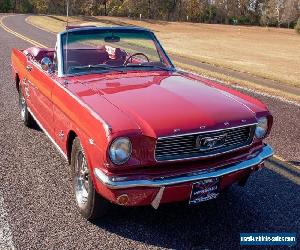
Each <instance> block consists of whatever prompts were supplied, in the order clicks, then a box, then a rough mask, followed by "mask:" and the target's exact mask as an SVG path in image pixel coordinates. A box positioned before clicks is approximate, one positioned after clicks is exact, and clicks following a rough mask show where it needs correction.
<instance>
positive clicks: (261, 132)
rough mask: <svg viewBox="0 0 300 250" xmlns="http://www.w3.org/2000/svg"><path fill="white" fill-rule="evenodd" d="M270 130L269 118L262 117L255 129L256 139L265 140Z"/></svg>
mask: <svg viewBox="0 0 300 250" xmlns="http://www.w3.org/2000/svg"><path fill="white" fill-rule="evenodd" d="M268 128H269V121H268V118H267V117H265V116H264V117H260V118H258V119H257V125H256V128H255V137H256V138H257V139H263V138H265V136H266V134H267V132H268Z"/></svg>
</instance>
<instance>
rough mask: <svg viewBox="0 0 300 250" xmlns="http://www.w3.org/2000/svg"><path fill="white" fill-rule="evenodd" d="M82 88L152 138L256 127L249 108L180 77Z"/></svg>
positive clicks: (130, 78)
mask: <svg viewBox="0 0 300 250" xmlns="http://www.w3.org/2000/svg"><path fill="white" fill-rule="evenodd" d="M83 83H84V85H85V86H87V87H89V88H90V89H92V90H93V91H96V92H97V93H98V94H99V95H101V96H102V97H104V98H105V99H106V100H107V101H108V102H110V103H111V104H112V105H113V106H114V108H117V109H118V110H119V111H120V112H122V113H123V114H125V115H126V117H127V118H129V119H130V120H131V121H132V122H134V123H136V125H137V126H138V127H139V128H140V129H141V130H142V132H143V133H144V134H145V135H148V136H151V137H159V136H167V135H173V134H174V133H179V134H181V133H191V132H197V131H199V130H201V129H202V130H212V129H221V128H226V127H233V126H240V125H245V124H253V123H255V122H256V117H255V112H256V111H257V110H254V108H253V107H254V106H253V105H252V104H251V103H249V102H247V101H245V100H243V99H241V98H239V97H237V96H234V95H232V94H230V93H228V92H225V91H223V90H220V89H217V88H214V87H211V86H209V85H207V84H205V83H203V82H201V81H198V80H193V79H191V78H189V77H186V76H184V75H182V74H179V73H168V72H150V73H149V72H148V73H147V74H141V73H127V74H116V75H114V76H113V77H102V78H101V77H99V78H93V79H89V80H88V81H84V82H83ZM255 109H258V107H255ZM112 116H114V114H112ZM112 126H113V125H112Z"/></svg>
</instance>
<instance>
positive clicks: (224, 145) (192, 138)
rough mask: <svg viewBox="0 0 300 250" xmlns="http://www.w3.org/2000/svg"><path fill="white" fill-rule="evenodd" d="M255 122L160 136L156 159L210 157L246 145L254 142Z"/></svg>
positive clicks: (171, 159)
mask: <svg viewBox="0 0 300 250" xmlns="http://www.w3.org/2000/svg"><path fill="white" fill-rule="evenodd" d="M255 126H256V125H255V124H251V125H246V126H241V127H235V128H228V129H222V130H215V131H209V132H199V133H192V134H184V135H178V136H169V137H160V138H158V139H157V143H156V148H155V159H156V161H174V160H182V159H191V158H201V157H209V156H213V155H217V154H222V153H226V152H229V151H233V150H237V149H239V148H242V147H246V146H248V145H250V144H251V143H252V140H253V135H254V131H255Z"/></svg>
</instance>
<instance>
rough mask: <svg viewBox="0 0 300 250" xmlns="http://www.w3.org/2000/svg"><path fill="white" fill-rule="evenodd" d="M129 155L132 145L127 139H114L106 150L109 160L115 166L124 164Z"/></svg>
mask: <svg viewBox="0 0 300 250" xmlns="http://www.w3.org/2000/svg"><path fill="white" fill-rule="evenodd" d="M122 145H123V146H122ZM117 150H119V151H117ZM131 153H132V144H131V141H130V139H129V138H128V137H118V138H116V139H114V140H113V141H112V143H111V144H110V146H109V149H108V154H109V158H110V160H111V162H112V163H113V164H115V165H122V164H124V163H126V162H127V161H128V160H129V159H130V157H131ZM122 154H123V156H122ZM118 158H119V159H118Z"/></svg>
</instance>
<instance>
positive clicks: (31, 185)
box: [0, 16, 300, 249]
mask: <svg viewBox="0 0 300 250" xmlns="http://www.w3.org/2000/svg"><path fill="white" fill-rule="evenodd" d="M3 23H4V24H5V25H7V26H8V27H9V28H10V29H12V30H14V31H17V32H19V33H21V34H23V35H26V36H27V37H30V38H31V39H34V40H36V41H38V42H40V43H42V44H45V45H47V46H48V45H51V46H52V47H53V46H54V41H55V37H54V35H53V34H51V33H48V32H44V31H41V30H38V29H37V28H35V27H32V26H30V25H29V24H26V23H25V22H24V17H23V16H13V17H8V18H6V19H5V20H4V21H3ZM29 46H31V44H29V43H28V42H25V41H23V40H21V39H19V38H17V37H15V36H14V35H12V34H9V33H7V32H6V31H4V30H3V29H2V28H0V249H9V248H16V249H158V248H159V249H160V248H176V249H237V248H240V245H239V233H240V232H297V233H298V242H299V232H300V230H299V229H300V219H299V218H300V217H299V215H300V195H299V194H300V125H299V124H300V106H297V105H295V104H291V103H288V102H286V101H281V100H278V99H276V98H272V97H266V96H263V95H258V94H255V93H252V92H249V93H248V94H250V95H252V96H255V97H257V98H258V99H260V100H262V101H264V102H265V103H266V104H267V105H268V106H269V108H270V110H271V112H272V113H273V115H274V119H275V121H274V128H273V131H272V134H271V136H270V138H269V139H268V140H267V141H268V143H270V144H271V145H272V146H273V147H274V149H275V153H276V155H278V156H279V157H282V158H283V159H285V161H279V160H278V158H273V159H271V160H270V161H269V162H268V163H267V168H265V169H263V170H262V171H259V172H257V173H255V174H254V175H253V176H252V177H251V178H250V179H249V182H248V184H247V185H246V187H244V188H241V187H239V186H233V187H232V188H231V189H230V190H229V192H228V193H226V194H224V195H222V196H220V197H219V198H218V199H216V200H214V201H210V202H207V203H203V204H201V205H199V206H193V207H189V206H187V205H186V204H183V203H180V204H172V205H164V206H161V207H160V208H159V209H158V210H154V209H152V208H151V207H142V208H122V207H113V208H112V210H111V211H110V212H109V214H108V216H107V217H106V218H104V219H101V220H99V221H97V222H95V223H90V222H87V221H86V220H84V219H82V218H81V217H80V215H79V214H78V212H77V210H76V206H75V202H74V199H73V194H72V187H71V181H70V169H69V166H68V164H67V163H66V162H65V161H64V159H63V158H62V157H61V156H60V154H59V153H58V152H57V150H56V149H55V147H54V146H53V145H52V144H51V142H50V141H49V140H48V138H47V137H46V136H45V135H44V133H43V132H41V131H40V130H39V129H38V128H37V129H28V128H26V127H24V126H23V125H22V122H21V121H20V118H19V110H18V98H17V92H16V90H15V84H14V81H13V79H12V77H11V68H10V51H11V49H12V48H13V47H17V48H26V47H29ZM290 163H291V164H290ZM298 247H299V243H298ZM247 249H248V248H247Z"/></svg>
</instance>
